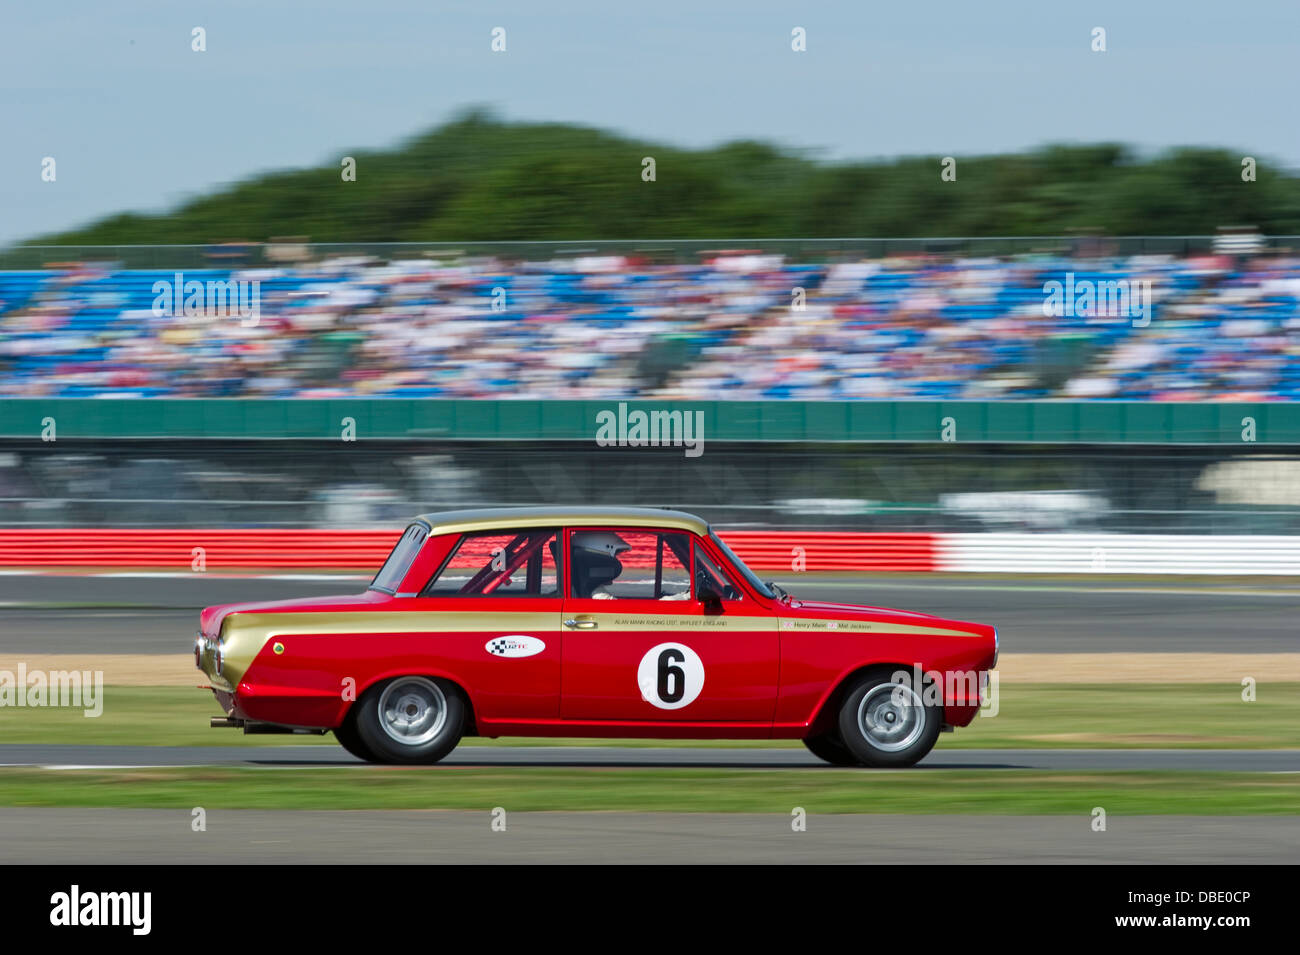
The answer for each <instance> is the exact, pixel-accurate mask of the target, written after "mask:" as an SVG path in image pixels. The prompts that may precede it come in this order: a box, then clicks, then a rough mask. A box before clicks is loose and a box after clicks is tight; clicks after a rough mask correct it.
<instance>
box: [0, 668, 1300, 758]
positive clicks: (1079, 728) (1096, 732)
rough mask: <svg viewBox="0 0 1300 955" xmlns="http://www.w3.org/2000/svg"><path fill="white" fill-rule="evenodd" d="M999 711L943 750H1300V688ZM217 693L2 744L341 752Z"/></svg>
mask: <svg viewBox="0 0 1300 955" xmlns="http://www.w3.org/2000/svg"><path fill="white" fill-rule="evenodd" d="M999 703H1000V711H999V713H998V715H997V716H994V717H983V716H981V717H977V718H976V719H975V722H974V723H972V724H971V725H970V726H968V727H965V728H963V729H959V730H957V731H956V732H955V733H951V734H945V735H944V736H942V737H940V739H939V746H940V747H941V748H943V749H984V748H990V749H1009V748H1052V749H1056V748H1061V749H1072V748H1086V749H1097V748H1104V749H1115V748H1136V749H1148V748H1192V749H1200V748H1205V749H1292V748H1297V747H1300V684H1295V683H1289V684H1287V683H1279V684H1268V683H1265V684H1263V685H1261V686H1260V688H1259V698H1258V700H1257V701H1255V702H1253V703H1245V702H1242V699H1241V689H1240V687H1237V686H1235V685H1232V684H1206V685H1201V684H1135V683H1128V684H1123V683H1121V684H1112V685H1107V686H1096V685H1084V684H1037V685H1026V686H1018V687H1008V686H1006V685H1005V684H1004V685H1003V686H1002V692H1001V699H1000V701H999ZM219 715H220V711H219V710H218V709H217V706H216V704H215V703H214V702H213V700H212V696H211V694H209V693H207V692H205V691H200V690H197V689H194V690H191V689H183V688H172V687H121V686H110V687H105V689H104V712H103V714H102V715H101V716H99V717H97V718H93V719H90V718H86V717H85V716H83V715H82V713H81V711H80V710H73V709H59V708H44V709H25V708H23V709H19V708H14V707H0V742H5V743H79V744H83V745H89V744H119V745H134V746H141V745H159V746H222V745H240V746H277V745H285V744H298V745H301V744H318V745H327V746H332V745H335V744H334V739H333V737H332V736H325V737H316V736H296V735H295V736H244V735H243V734H242V733H240V732H238V731H237V730H220V729H211V728H209V727H208V719H209V717H212V716H219ZM557 743H563V744H565V745H590V746H608V745H634V746H791V745H793V746H798V745H799V744H798V743H797V742H790V741H783V740H778V741H757V742H740V741H733V740H705V741H663V740H615V741H610V740H598V739H597V740H592V739H581V740H572V739H566V740H553V739H520V738H511V739H502V740H497V741H492V740H480V739H467V740H465V742H464V745H466V746H475V745H502V744H505V745H516V746H518V745H542V746H544V745H553V744H557Z"/></svg>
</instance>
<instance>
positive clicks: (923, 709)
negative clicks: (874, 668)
mask: <svg viewBox="0 0 1300 955" xmlns="http://www.w3.org/2000/svg"><path fill="white" fill-rule="evenodd" d="M923 689H924V688H920V687H914V686H913V685H912V677H911V674H907V673H906V671H904V675H902V676H900V677H899V680H898V681H892V680H890V679H889V677H887V676H882V675H876V676H868V677H865V678H864V679H863V680H862V681H861V682H860V683H858V685H857V686H856V687H854V689H853V690H852V691H850V693H849V695H848V696H847V697H846V698H845V700H844V703H843V705H842V706H841V707H840V720H839V725H840V738H841V739H842V740H843V741H844V745H845V746H846V747H848V749H849V751H850V752H851V753H853V755H854V756H856V757H857V758H858V759H859V760H861V761H862V763H863V764H865V765H867V766H880V767H901V766H912V765H915V764H916V763H918V762H920V761H921V760H922V759H923V758H925V756H926V754H928V753H929V752H930V750H931V749H933V748H934V743H935V740H937V739H938V738H939V731H940V730H941V729H942V728H943V707H942V706H933V705H930V706H927V705H926V703H925V701H924V699H923V698H922V696H921V694H922V692H923Z"/></svg>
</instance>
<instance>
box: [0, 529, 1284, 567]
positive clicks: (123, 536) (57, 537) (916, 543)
mask: <svg viewBox="0 0 1300 955" xmlns="http://www.w3.org/2000/svg"><path fill="white" fill-rule="evenodd" d="M399 533H400V531H398V530H275V529H257V530H229V529H192V530H129V529H124V530H111V529H110V530H105V529H94V530H82V529H69V528H59V529H44V530H0V567H3V568H11V569H12V568H27V569H41V568H47V569H57V568H62V569H72V568H103V569H114V570H123V569H128V568H129V569H133V570H151V571H172V572H182V571H200V570H202V571H206V572H214V573H221V572H232V573H233V572H257V571H276V570H289V569H293V570H327V571H367V572H373V571H374V570H377V569H378V568H379V566H380V564H382V563H383V561H384V558H385V557H386V556H387V555H388V552H389V550H390V549H391V548H392V545H393V544H394V543H395V542H396V540H397V537H398V534H399ZM720 536H721V537H722V538H723V540H725V541H726V542H727V544H728V545H729V546H730V547H731V548H732V549H733V550H734V551H735V552H736V553H737V555H739V556H740V558H741V559H742V560H743V561H745V563H746V564H748V565H749V566H750V567H752V568H753V569H755V570H761V571H775V572H779V573H782V574H791V573H801V572H808V573H817V572H834V571H841V572H844V571H894V572H898V571H905V572H913V573H929V572H955V573H980V572H982V573H1021V574H1025V573H1055V574H1091V573H1096V574H1220V575H1260V574H1267V575H1296V574H1300V537H1282V536H1263V535H1260V536H1232V535H1218V536H1212V535H1206V536H1199V535H1157V534H1027V533H1013V534H886V533H833V532H823V531H816V532H814V531H809V532H802V531H729V532H724V533H722V534H721V535H720Z"/></svg>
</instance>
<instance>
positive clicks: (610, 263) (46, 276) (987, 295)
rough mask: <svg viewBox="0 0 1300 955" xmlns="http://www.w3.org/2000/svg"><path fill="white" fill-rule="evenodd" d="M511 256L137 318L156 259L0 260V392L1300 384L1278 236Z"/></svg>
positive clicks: (738, 395)
mask: <svg viewBox="0 0 1300 955" xmlns="http://www.w3.org/2000/svg"><path fill="white" fill-rule="evenodd" d="M536 258H537V260H536V261H516V260H507V259H505V258H495V257H488V256H484V257H464V256H462V257H452V256H448V257H446V258H444V259H434V258H429V257H417V258H391V259H388V260H385V259H383V258H381V257H377V256H359V255H349V256H342V255H341V256H335V257H323V258H320V259H319V260H318V261H315V262H312V263H299V264H280V265H272V266H268V267H256V268H253V267H244V268H240V267H230V266H227V267H223V268H210V267H208V268H201V269H186V270H184V272H183V280H184V281H186V282H189V281H198V282H201V283H204V284H205V287H206V284H207V283H209V282H221V283H227V282H235V283H241V284H242V285H244V286H246V287H255V288H256V290H257V294H256V302H257V306H258V314H257V316H256V321H255V322H250V321H241V320H239V318H238V317H237V316H233V315H231V314H200V315H190V316H186V315H184V314H181V315H171V314H158V312H159V309H158V308H156V303H157V300H158V293H157V291H156V288H157V285H156V283H159V282H163V283H172V282H174V281H175V280H176V279H177V278H178V275H177V273H176V272H175V271H174V270H163V269H140V268H125V267H122V266H120V265H114V264H96V263H93V262H82V263H77V264H70V265H60V266H51V267H46V268H43V269H38V270H24V271H0V396H5V397H40V396H46V397H50V396H52V397H271V398H327V397H335V396H367V397H378V398H388V397H394V398H395V397H404V398H412V397H417V398H418V397H447V398H520V399H573V398H582V399H591V398H597V399H621V398H636V397H643V398H664V399H679V400H700V399H706V398H707V399H735V400H769V399H792V400H844V399H985V398H1023V399H1033V398H1057V397H1060V398H1089V399H1126V400H1134V399H1145V400H1159V401H1170V400H1210V399H1213V400H1242V401H1261V400H1295V399H1296V398H1297V397H1300V333H1298V331H1297V330H1298V329H1300V305H1298V303H1300V257H1297V256H1296V255H1294V254H1292V253H1290V252H1289V251H1286V250H1269V249H1263V248H1259V247H1254V246H1252V248H1250V249H1249V250H1222V249H1221V250H1219V251H1207V252H1205V253H1203V254H1189V255H1169V254H1138V255H1129V256H1118V255H1112V256H1093V257H1084V256H1082V255H1073V256H1070V255H1063V254H1042V253H1040V254H1025V255H1011V256H978V257H977V256H961V255H935V254H925V253H913V254H906V255H894V256H892V257H884V258H860V259H859V258H855V257H853V256H851V255H846V254H843V253H841V254H839V255H837V256H836V257H835V258H834V260H833V261H828V262H820V261H819V262H809V261H800V260H797V259H794V258H790V257H787V256H785V255H782V254H779V253H770V252H769V253H755V252H749V253H736V254H727V253H716V252H715V253H711V254H706V255H703V256H701V257H700V260H699V261H698V262H696V263H693V264H680V263H678V264H659V263H653V262H651V261H649V260H647V259H644V258H641V257H638V256H636V255H631V254H629V255H589V256H586V257H565V258H560V257H554V258H542V257H541V256H537V257H536ZM1053 282H1060V283H1062V284H1067V283H1070V284H1081V283H1084V282H1093V283H1098V284H1100V283H1118V284H1121V285H1123V286H1125V287H1133V288H1135V289H1137V288H1146V289H1149V291H1150V298H1149V299H1147V304H1148V305H1149V306H1150V307H1149V309H1148V310H1147V311H1146V312H1145V313H1144V314H1141V315H1138V314H1136V313H1134V311H1133V309H1132V308H1128V307H1125V308H1117V307H1116V302H1115V301H1110V302H1107V301H1105V300H1103V298H1102V297H1100V296H1099V297H1098V299H1097V301H1096V302H1094V303H1092V304H1090V305H1085V306H1084V307H1081V308H1078V309H1075V308H1069V309H1065V310H1060V309H1058V310H1057V311H1058V312H1059V314H1047V313H1045V308H1044V304H1045V301H1046V300H1047V293H1046V290H1047V289H1048V288H1049V287H1050V285H1051V283H1053ZM253 283H256V285H255V286H254V285H253ZM796 290H803V291H802V292H800V293H797V292H796ZM208 304H210V303H208ZM209 311H211V309H209ZM1047 311H1048V312H1050V311H1051V310H1050V309H1048V310H1047Z"/></svg>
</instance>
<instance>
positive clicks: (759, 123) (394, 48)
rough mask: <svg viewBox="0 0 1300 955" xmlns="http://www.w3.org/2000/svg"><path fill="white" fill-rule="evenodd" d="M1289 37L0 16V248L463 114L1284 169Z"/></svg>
mask: <svg viewBox="0 0 1300 955" xmlns="http://www.w3.org/2000/svg"><path fill="white" fill-rule="evenodd" d="M195 26H202V27H204V28H205V29H206V31H207V47H208V48H207V51H206V52H204V53H195V52H192V51H191V49H190V35H191V34H190V31H191V28H193V27H195ZM497 26H500V27H504V28H505V29H506V41H507V50H506V52H505V53H503V54H497V53H493V52H492V51H491V49H490V43H491V31H492V28H493V27H497ZM796 26H801V27H803V28H805V30H806V31H807V37H808V41H807V43H808V49H807V52H805V53H794V52H792V51H791V49H790V31H791V29H792V28H793V27H796ZM1095 26H1101V27H1104V28H1105V29H1106V30H1107V45H1108V51H1107V52H1106V53H1093V52H1092V51H1091V49H1090V31H1091V30H1092V28H1093V27H1095ZM1298 27H1300V17H1298V16H1297V9H1296V6H1295V0H1233V2H1232V3H1222V2H1206V0H1185V2H1169V0H1142V2H1140V3H1138V2H1134V0H1127V2H1107V0H1103V2H1091V3H1087V4H1082V3H1059V2H1052V0H1037V2H1027V0H1026V2H1022V0H994V2H990V3H972V2H970V0H932V2H912V3H903V4H894V3H885V2H883V0H857V2H849V3H839V2H811V3H810V2H789V3H772V2H765V0H754V2H747V3H740V2H707V0H694V2H679V0H654V2H652V3H627V2H624V3H610V2H604V3H602V2H590V3H588V2H563V3H558V2H557V3H551V4H542V3H537V2H532V3H524V2H491V0H487V2H478V3H458V2H438V0H366V2H359V0H346V2H344V0H219V2H216V0H211V2H209V0H188V2H181V0H113V2H111V3H105V2H102V0H43V2H41V3H19V2H17V0H11V2H8V3H6V4H4V6H3V7H2V8H0V241H4V240H12V239H17V238H22V237H26V236H30V235H33V234H37V233H41V232H48V231H51V230H56V229H63V228H67V227H70V226H74V225H78V224H82V223H85V222H88V221H91V220H93V219H95V218H98V217H100V216H103V215H106V214H109V213H113V212H117V211H126V210H144V211H158V210H162V209H165V208H168V207H170V206H172V205H175V204H176V203H178V202H180V201H182V200H184V199H186V198H188V197H191V196H195V195H199V194H202V193H205V192H207V191H210V190H211V189H213V188H215V187H217V186H219V185H220V184H223V183H227V182H231V181H234V180H238V179H243V178H247V177H249V176H251V175H254V174H256V173H258V172H261V171H265V170H270V169H281V168H292V167H301V166H308V165H313V164H316V163H320V162H322V161H325V160H327V159H330V158H332V157H334V156H337V155H340V154H342V153H344V152H347V151H349V150H353V149H367V148H374V147H381V146H386V145H391V144H394V143H397V142H399V141H401V140H402V139H404V138H406V137H408V136H410V135H412V134H415V133H418V132H420V131H422V130H424V129H427V128H429V127H430V126H433V125H435V124H437V123H439V122H442V121H443V120H446V119H448V118H449V117H451V116H452V115H454V114H455V113H457V112H459V111H461V110H462V109H464V108H465V107H467V106H470V105H483V106H488V107H491V108H493V109H494V110H495V111H496V112H497V113H498V114H499V115H501V116H502V117H504V118H507V119H525V120H554V121H565V122H577V123H582V124H586V125H592V126H598V127H602V128H608V129H613V130H618V131H624V132H628V133H633V134H635V135H638V136H644V137H647V138H651V139H660V140H665V141H669V142H672V143H675V144H679V145H686V146H700V145H709V144H714V143H718V142H722V141H725V140H728V139H736V138H755V139H764V140H769V141H773V142H776V143H780V144H783V145H788V146H794V147H799V148H803V149H807V150H810V151H812V152H813V154H814V155H820V156H824V157H827V158H871V157H886V156H890V157H892V156H897V155H905V154H914V153H927V154H936V153H937V154H941V155H955V156H961V155H963V154H966V155H970V154H975V153H989V152H999V151H1014V150H1019V149H1023V148H1027V147H1031V146H1034V145H1038V144H1040V143H1043V142H1049V141H1050V142H1064V141H1078V142H1090V141H1100V140H1112V141H1123V142H1129V143H1133V144H1135V145H1137V146H1139V147H1143V148H1146V149H1158V148H1163V147H1167V146H1171V145H1184V144H1187V145H1220V146H1225V147H1229V148H1232V149H1240V150H1241V151H1242V152H1243V153H1249V154H1251V155H1255V156H1257V157H1259V158H1266V159H1270V160H1273V161H1277V162H1281V163H1282V164H1284V165H1286V166H1288V167H1291V168H1296V167H1300V126H1298V125H1297V124H1296V123H1295V122H1294V116H1295V103H1294V97H1295V91H1296V88H1297V83H1296V80H1297V78H1298V75H1300V66H1298V65H1297V64H1300V39H1298V37H1300V28H1298ZM46 156H52V157H54V158H55V160H56V161H57V164H58V165H57V174H58V178H57V181H56V182H54V183H46V182H42V181H41V177H40V172H41V161H42V159H43V157H46Z"/></svg>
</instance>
